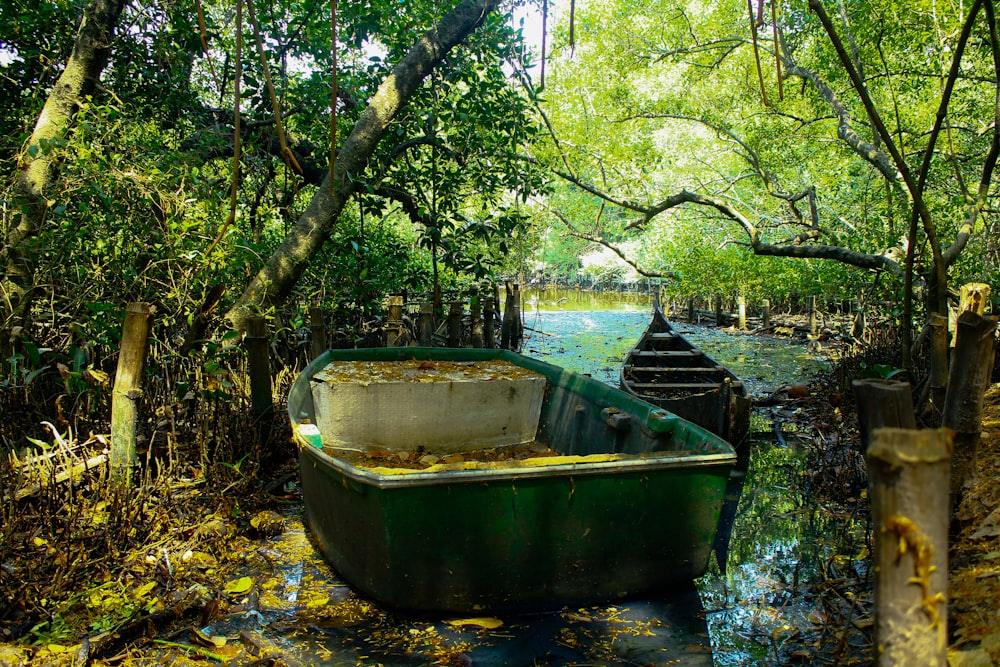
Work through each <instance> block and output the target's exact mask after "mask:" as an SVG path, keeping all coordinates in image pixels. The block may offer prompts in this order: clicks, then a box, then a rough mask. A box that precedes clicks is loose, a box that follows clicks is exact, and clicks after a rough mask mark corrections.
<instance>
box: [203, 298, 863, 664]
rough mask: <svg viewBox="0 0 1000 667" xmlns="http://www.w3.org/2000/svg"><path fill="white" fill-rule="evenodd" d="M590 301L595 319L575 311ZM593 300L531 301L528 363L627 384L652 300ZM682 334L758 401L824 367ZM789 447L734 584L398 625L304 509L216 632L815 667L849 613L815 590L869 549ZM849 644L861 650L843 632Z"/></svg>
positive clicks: (350, 643)
mask: <svg viewBox="0 0 1000 667" xmlns="http://www.w3.org/2000/svg"><path fill="white" fill-rule="evenodd" d="M530 298H531V295H529V299H530ZM600 299H607V297H600ZM546 302H548V304H547V305H548V308H549V309H546ZM580 303H588V304H590V307H589V308H582V309H581V308H577V307H576V306H577V305H578V304H580ZM595 303H596V299H595V298H592V297H591V296H586V298H585V297H584V296H579V295H578V296H577V297H574V298H572V299H571V298H569V297H567V296H565V295H555V298H547V297H546V298H543V296H542V295H540V296H539V298H538V299H537V300H536V301H533V302H529V305H528V306H527V307H526V308H525V310H524V317H525V325H526V327H527V332H526V333H527V340H526V345H525V350H524V352H525V353H526V354H529V355H532V356H536V357H539V358H542V359H544V360H546V361H550V362H552V363H554V364H557V365H560V366H563V367H565V368H568V369H570V370H574V371H578V372H583V373H588V374H591V375H592V376H594V377H595V378H597V379H599V380H602V381H604V382H607V383H609V384H613V385H616V384H617V382H618V368H619V365H620V364H621V361H622V359H623V357H624V355H625V353H626V352H627V350H628V349H629V348H630V347H631V346H632V344H633V343H634V342H635V341H636V339H637V338H638V336H639V334H640V333H641V331H642V330H643V328H644V327H645V325H646V323H647V322H648V318H649V311H648V304H647V303H645V300H644V299H639V298H635V299H631V298H630V299H626V300H621V299H616V300H614V301H613V302H612V303H611V304H610V305H609V304H608V303H607V302H604V303H597V304H596V306H595ZM536 304H538V305H537V306H536ZM564 307H565V308H564ZM595 307H596V308H598V309H595ZM553 309H555V310H553ZM679 329H680V331H681V332H683V333H684V335H686V336H689V337H690V338H691V339H692V340H693V341H695V342H696V343H697V344H699V345H700V346H702V347H703V348H704V349H705V350H706V351H707V352H708V353H709V354H711V355H712V356H713V357H715V358H716V359H717V360H718V361H720V362H721V363H724V364H726V365H727V366H729V367H730V368H731V369H733V370H734V371H735V372H736V373H737V374H738V375H740V376H741V377H743V378H744V379H745V381H747V383H748V385H749V387H750V390H751V393H755V394H758V395H759V394H766V393H769V392H771V391H773V390H774V389H775V388H776V387H779V386H781V385H784V384H787V383H790V382H796V381H802V380H804V379H806V378H808V376H810V375H811V374H812V373H814V372H815V371H816V370H817V369H818V368H819V367H820V365H821V364H822V363H823V362H822V360H817V359H815V358H813V357H811V356H810V355H809V354H808V352H807V351H806V349H805V347H804V346H803V345H801V344H796V343H791V342H788V341H783V340H773V339H763V338H759V337H754V336H749V335H744V334H738V333H732V332H729V333H727V332H723V331H719V330H716V329H708V328H700V327H691V326H688V325H680V326H679ZM774 418H777V417H776V416H775V415H774V414H771V413H766V414H758V415H756V416H755V421H754V423H753V424H752V427H751V428H752V430H755V431H764V432H768V431H769V430H770V428H771V421H772V419H774ZM788 443H789V445H790V446H789V447H779V446H776V445H775V443H774V442H772V441H768V440H762V439H759V440H758V441H757V442H755V444H754V451H753V456H752V461H751V467H750V470H749V472H748V476H747V482H746V485H745V487H744V492H743V497H742V499H741V502H740V510H739V513H738V516H737V519H736V522H735V526H734V530H733V538H732V544H731V551H730V554H729V558H728V561H727V563H726V568H725V574H722V573H721V572H720V568H719V567H718V566H716V565H715V564H713V567H712V569H711V571H710V572H709V573H708V574H706V575H705V576H704V577H702V578H701V579H700V580H699V581H698V582H696V589H692V590H690V591H686V592H682V593H678V594H676V595H672V596H669V597H665V598H659V599H653V600H633V601H626V602H621V603H615V604H607V605H596V606H592V607H586V608H580V609H563V610H561V611H558V612H553V613H548V614H534V615H522V616H516V615H505V616H503V617H500V618H492V617H489V618H466V619H455V618H452V617H447V618H445V617H440V616H438V617H415V616H412V615H402V614H397V613H393V612H392V611H390V610H385V609H382V608H379V606H378V605H376V604H374V603H372V602H370V601H368V600H365V599H363V598H361V597H359V596H358V595H357V594H356V593H354V592H353V591H352V590H351V589H350V588H349V587H348V586H347V585H346V584H345V583H344V582H343V580H341V579H340V578H339V577H338V576H337V574H336V573H334V572H333V571H332V570H331V569H330V568H329V566H327V565H326V563H325V562H324V561H323V559H322V558H321V556H320V555H319V554H318V553H317V551H316V550H315V548H314V547H313V545H312V543H311V542H310V541H309V539H308V537H307V532H306V531H305V529H304V528H303V526H302V523H301V508H299V509H296V510H294V511H292V512H290V513H289V517H288V519H289V529H288V530H286V531H285V533H284V534H283V535H282V536H280V537H278V538H275V539H274V540H273V541H271V542H270V543H268V544H267V545H266V546H264V547H262V549H264V551H266V552H267V553H265V554H264V557H262V559H261V562H262V563H263V562H265V561H266V566H265V567H263V568H259V569H258V570H256V571H251V572H250V573H249V574H251V575H252V576H253V577H254V579H255V582H256V590H258V591H260V592H259V595H256V596H255V597H254V598H253V599H250V600H247V601H246V606H247V608H248V609H247V610H246V611H243V612H240V613H237V614H230V615H229V616H228V617H227V619H226V620H225V621H223V622H221V623H219V624H217V625H216V626H215V627H214V628H208V629H206V630H209V631H211V633H215V634H223V635H228V636H233V635H234V634H237V633H239V632H240V631H243V632H244V633H246V632H247V631H250V632H252V633H253V634H254V636H255V637H256V641H258V642H259V643H260V644H262V645H263V646H265V647H271V648H273V649H274V650H275V651H278V652H280V653H281V654H282V655H284V656H286V658H287V659H289V660H292V663H290V664H293V663H295V662H301V663H302V664H311V665H463V666H475V667H487V666H489V667H492V666H497V667H501V666H502V667H520V666H522V665H523V666H525V667H527V666H535V665H537V666H541V665H550V666H555V665H567V666H568V665H577V666H581V665H607V666H613V665H621V666H631V665H680V664H682V665H695V666H698V665H704V666H706V667H707V666H708V665H712V664H714V665H717V666H723V667H728V666H741V667H742V666H757V665H773V664H779V663H783V662H785V661H787V660H788V659H789V656H790V655H791V657H792V658H793V659H796V660H800V661H805V664H811V661H810V659H809V658H810V655H809V653H808V650H806V651H803V650H802V649H800V648H799V647H800V646H802V645H807V644H808V643H809V642H812V643H813V644H817V645H818V643H819V642H820V641H821V640H822V638H823V637H825V636H826V635H827V634H828V633H827V629H828V628H830V627H831V625H833V624H834V623H835V622H836V621H838V618H834V616H835V613H836V611H837V610H835V609H831V608H830V607H829V606H828V605H827V606H824V605H821V604H819V603H818V601H817V597H816V595H815V594H814V593H815V590H816V585H817V583H816V582H817V581H818V580H820V579H824V578H831V579H833V580H838V579H837V577H838V575H843V574H845V573H846V572H847V571H848V570H853V571H855V572H856V570H857V569H859V568H863V567H864V562H865V549H866V547H865V545H864V543H863V539H862V537H861V536H862V535H863V533H864V531H863V530H861V528H860V527H859V526H858V525H857V523H856V522H855V521H854V520H853V519H852V518H851V517H850V516H841V515H837V516H835V515H833V514H831V513H830V512H828V511H825V510H824V509H823V508H817V507H815V506H812V505H810V503H809V500H808V490H807V489H805V488H801V487H800V485H798V483H797V482H796V481H795V480H796V479H797V475H796V471H797V470H798V469H799V468H800V467H801V464H802V462H803V460H804V458H803V455H802V453H801V451H800V448H798V447H797V446H796V440H795V439H794V437H789V438H788ZM415 511H419V508H415ZM442 520H446V517H442ZM249 567H250V569H251V570H254V568H253V566H252V564H251V566H249ZM843 578H844V577H841V579H843ZM823 583H824V585H825V583H826V582H825V580H824V582H823ZM848 597H849V596H848ZM848 607H852V604H851V603H850V602H849V603H848ZM850 611H851V609H848V612H850ZM848 617H849V613H848ZM814 637H818V639H815V640H813V638H814ZM844 637H845V638H846V641H847V642H848V643H849V642H852V641H854V642H856V641H858V639H857V637H856V636H855V635H849V634H848V633H847V632H846V631H845V632H844ZM806 640H809V642H807V641H806ZM789 646H793V647H794V648H792V649H790V648H789Z"/></svg>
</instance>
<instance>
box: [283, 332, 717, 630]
mask: <svg viewBox="0 0 1000 667" xmlns="http://www.w3.org/2000/svg"><path fill="white" fill-rule="evenodd" d="M427 374H431V375H433V374H436V375H437V376H438V377H426V376H427ZM288 410H289V416H290V418H291V423H292V427H293V433H294V437H295V440H296V442H297V444H298V447H299V465H300V475H301V484H302V493H303V497H304V500H305V509H306V518H307V521H308V525H309V529H310V531H311V533H312V535H313V536H314V538H315V540H316V542H317V544H318V546H319V548H320V550H321V551H322V553H323V554H324V556H325V558H326V559H327V561H328V562H329V563H330V564H331V565H332V566H333V568H334V569H335V570H337V572H338V573H339V574H340V575H341V576H343V577H344V579H345V580H346V581H348V582H349V583H350V584H352V585H353V586H354V587H355V588H356V589H357V590H359V591H360V592H362V593H363V594H365V595H367V596H369V597H371V598H374V599H375V600H377V601H379V602H381V603H383V604H385V605H387V606H390V607H394V608H398V609H404V610H413V611H436V612H459V613H469V612H477V613H479V612H490V613H496V612H500V611H530V610H543V609H556V608H560V607H563V606H565V605H576V604H586V603H595V602H603V601H610V600H615V599H622V598H629V597H637V596H644V595H650V594H654V593H658V592H663V591H667V590H670V589H674V588H677V587H680V586H682V585H684V584H690V582H691V580H692V579H694V578H696V577H698V576H700V575H701V574H703V573H704V571H705V569H706V568H707V565H708V560H709V557H710V554H711V553H712V548H713V539H714V538H715V534H716V529H717V526H718V522H719V516H720V510H721V506H722V503H723V497H724V494H725V491H726V482H727V478H728V475H729V471H730V469H731V468H732V466H733V464H734V463H735V461H736V455H735V453H734V451H733V449H732V447H730V445H729V444H728V443H727V442H725V441H724V440H722V439H721V438H720V437H718V436H716V435H713V434H712V433H709V432H708V431H706V430H705V429H703V428H701V427H698V426H695V425H694V424H692V423H690V422H687V421H685V420H683V419H681V418H679V417H677V416H675V415H673V414H671V413H668V412H666V411H664V410H662V409H659V408H656V407H655V406H653V405H651V404H649V403H646V402H644V401H641V400H638V399H636V398H634V397H631V396H629V395H627V394H626V393H624V392H622V391H621V390H619V389H616V388H613V387H610V386H608V385H605V384H603V383H600V382H598V381H596V380H593V379H592V378H590V377H587V376H584V375H580V374H576V373H571V372H568V371H565V370H563V369H560V368H558V367H556V366H552V365H550V364H547V363H544V362H541V361H538V360H536V359H531V358H528V357H524V356H521V355H519V354H515V353H513V352H509V351H506V350H486V349H448V348H379V349H359V350H331V351H328V352H325V353H324V354H322V355H320V356H319V357H318V358H316V359H315V360H314V361H313V362H312V363H311V364H310V365H309V366H308V367H307V368H306V369H305V370H304V371H303V372H302V373H301V375H300V376H299V377H298V378H297V379H296V381H295V383H294V384H293V386H292V388H291V391H290V394H289V399H288Z"/></svg>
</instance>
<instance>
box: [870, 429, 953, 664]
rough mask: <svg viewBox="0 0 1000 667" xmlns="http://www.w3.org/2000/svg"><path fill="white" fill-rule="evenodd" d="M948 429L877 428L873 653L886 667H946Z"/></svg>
mask: <svg viewBox="0 0 1000 667" xmlns="http://www.w3.org/2000/svg"><path fill="white" fill-rule="evenodd" d="M951 444H952V443H951V434H950V432H949V431H948V429H938V430H924V431H916V430H905V429H877V430H875V432H874V433H873V438H872V446H871V447H870V448H869V450H868V460H869V474H870V479H871V487H872V494H871V498H872V519H873V522H874V525H875V530H876V536H875V538H876V539H875V561H874V562H875V648H876V661H877V664H878V665H880V666H882V667H890V666H893V667H894V666H896V665H921V666H922V667H945V666H946V665H947V664H948V660H947V651H948V604H947V593H948V522H949V512H948V478H949V458H950V456H951Z"/></svg>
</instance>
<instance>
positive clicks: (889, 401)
mask: <svg viewBox="0 0 1000 667" xmlns="http://www.w3.org/2000/svg"><path fill="white" fill-rule="evenodd" d="M851 389H852V390H853V391H854V400H855V402H856V403H857V406H858V430H859V431H860V432H861V451H862V452H865V451H868V446H869V444H870V442H871V433H872V431H874V430H875V429H877V428H907V429H915V428H917V418H916V415H915V414H914V410H913V390H912V389H911V387H910V383H909V382H896V381H894V380H879V379H876V378H869V379H864V380H854V381H853V382H852V383H851Z"/></svg>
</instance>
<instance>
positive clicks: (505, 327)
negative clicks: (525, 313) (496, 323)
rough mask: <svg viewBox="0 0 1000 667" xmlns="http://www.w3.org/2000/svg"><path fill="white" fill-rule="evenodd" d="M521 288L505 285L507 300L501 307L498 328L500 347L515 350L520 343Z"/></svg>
mask: <svg viewBox="0 0 1000 667" xmlns="http://www.w3.org/2000/svg"><path fill="white" fill-rule="evenodd" d="M520 302H521V288H520V287H518V286H517V285H512V284H510V283H507V299H506V301H505V302H504V307H503V323H502V325H501V327H500V347H501V348H502V349H504V350H516V349H517V348H518V346H519V344H520V342H521V335H522V329H521V303H520Z"/></svg>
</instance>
